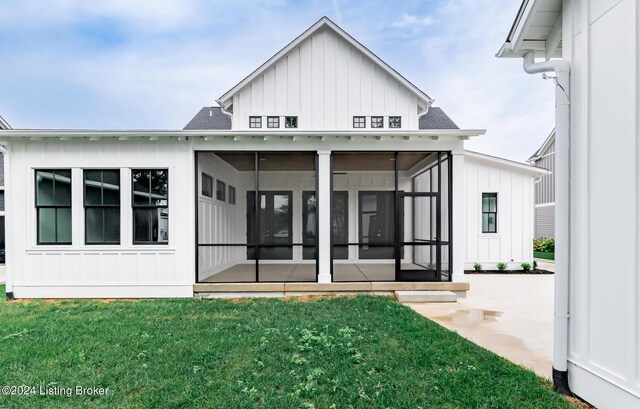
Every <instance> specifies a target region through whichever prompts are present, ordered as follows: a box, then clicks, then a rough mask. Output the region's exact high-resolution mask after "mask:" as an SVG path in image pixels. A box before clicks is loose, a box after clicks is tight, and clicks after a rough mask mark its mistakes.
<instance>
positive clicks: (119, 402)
mask: <svg viewBox="0 0 640 409" xmlns="http://www.w3.org/2000/svg"><path fill="white" fill-rule="evenodd" d="M0 291H2V293H4V289H3V288H0ZM0 322H1V323H2V325H1V326H0V351H2V353H1V354H0V379H1V384H3V385H29V386H31V385H36V388H39V385H44V386H47V385H48V386H50V387H56V386H57V387H73V388H75V386H76V385H82V386H85V387H88V386H99V387H105V388H106V387H108V388H109V392H108V393H107V395H105V396H71V397H66V396H38V395H36V396H11V397H7V396H0V407H3V408H5V407H6V408H42V407H56V408H58V407H69V408H81V407H105V408H107V407H108V408H112V407H127V408H142V407H154V408H155V407H158V408H160V407H161V408H190V407H210V408H256V407H263V408H567V407H571V406H570V403H568V402H567V401H565V400H564V399H563V398H562V397H561V396H560V395H559V394H557V393H555V392H553V391H552V390H551V385H550V384H549V382H548V381H546V380H543V379H542V378H538V377H536V376H535V375H534V374H533V373H532V372H530V371H527V370H524V369H522V368H521V367H518V366H516V365H514V364H512V363H510V362H508V361H506V360H504V359H502V358H500V357H498V356H496V355H494V354H492V353H490V352H488V351H486V350H484V349H482V348H480V347H478V346H476V345H474V344H472V343H470V342H468V341H466V340H465V339H463V338H461V337H459V336H458V335H456V334H455V333H453V332H450V331H448V330H446V329H444V328H442V327H441V326H439V325H437V324H435V323H434V322H432V321H429V320H427V319H425V318H423V317H421V316H419V315H418V314H416V313H415V312H413V311H412V310H411V309H409V308H407V307H405V306H402V305H400V304H398V303H396V302H395V301H393V300H391V299H387V298H382V297H372V296H358V297H338V298H312V299H308V300H300V299H256V300H236V301H230V300H190V299H183V300H138V301H126V300H123V301H82V300H73V301H37V300H35V301H25V302H23V301H0Z"/></svg>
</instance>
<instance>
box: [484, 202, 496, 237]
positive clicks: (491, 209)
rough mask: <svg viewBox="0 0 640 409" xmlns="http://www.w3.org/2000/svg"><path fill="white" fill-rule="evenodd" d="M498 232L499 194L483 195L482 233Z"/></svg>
mask: <svg viewBox="0 0 640 409" xmlns="http://www.w3.org/2000/svg"><path fill="white" fill-rule="evenodd" d="M497 231H498V194H497V193H483V194H482V232H483V233H496V232H497Z"/></svg>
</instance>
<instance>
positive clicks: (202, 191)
mask: <svg viewBox="0 0 640 409" xmlns="http://www.w3.org/2000/svg"><path fill="white" fill-rule="evenodd" d="M200 173H201V174H200V194H201V195H202V196H204V197H208V198H211V199H213V176H211V175H209V174H208V173H206V172H200ZM205 180H206V181H207V182H210V183H207V185H208V186H209V188H210V191H209V194H207V192H206V191H205Z"/></svg>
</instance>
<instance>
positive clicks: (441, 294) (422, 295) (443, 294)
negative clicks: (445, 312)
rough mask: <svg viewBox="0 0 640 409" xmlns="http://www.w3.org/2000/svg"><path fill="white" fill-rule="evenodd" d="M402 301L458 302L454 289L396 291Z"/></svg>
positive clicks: (397, 296)
mask: <svg viewBox="0 0 640 409" xmlns="http://www.w3.org/2000/svg"><path fill="white" fill-rule="evenodd" d="M394 293H395V295H396V298H397V299H398V301H400V302H456V301H457V299H458V296H457V295H456V294H455V293H454V292H452V291H394Z"/></svg>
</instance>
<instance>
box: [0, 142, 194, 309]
mask: <svg viewBox="0 0 640 409" xmlns="http://www.w3.org/2000/svg"><path fill="white" fill-rule="evenodd" d="M11 167H12V172H11V173H10V177H11V179H10V180H9V183H8V185H9V186H11V187H13V189H12V194H11V195H10V196H9V197H8V198H7V199H8V201H9V207H10V211H11V220H10V221H11V224H12V226H13V228H11V229H10V230H9V233H10V235H11V236H10V237H8V238H7V239H8V242H9V243H10V245H11V246H10V254H9V256H8V261H10V263H9V265H8V266H9V268H10V272H9V274H10V275H11V284H12V291H13V293H14V296H16V297H18V298H22V297H26V298H28V297H60V298H67V297H163V296H172V297H187V296H191V295H192V284H193V282H194V273H193V271H194V263H193V260H194V248H193V242H194V239H193V238H194V234H195V233H194V230H193V223H190V222H188V220H192V217H193V200H189V199H188V198H192V197H193V185H194V183H193V182H192V181H193V173H194V172H193V157H192V154H191V149H190V146H189V145H188V144H187V143H185V142H172V141H167V142H160V141H156V142H150V141H143V142H134V141H118V140H111V141H104V142H103V141H88V140H85V141H83V142H72V141H60V140H58V139H52V140H49V141H26V142H13V143H12V144H11ZM36 168H65V169H67V168H71V169H72V235H73V237H72V244H71V245H46V246H45V245H37V244H36V243H37V234H36V231H37V229H36V227H37V221H36V220H37V218H36V209H35V205H34V203H35V197H34V196H35V186H34V183H35V181H34V169H36ZM87 168H97V169H100V168H120V169H121V199H122V202H121V244H120V245H85V244H84V208H83V186H82V183H83V182H82V178H83V176H82V169H87ZM131 168H168V169H169V243H168V244H167V245H133V244H132V241H133V230H132V208H131V182H130V177H131V175H130V169H131Z"/></svg>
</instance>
